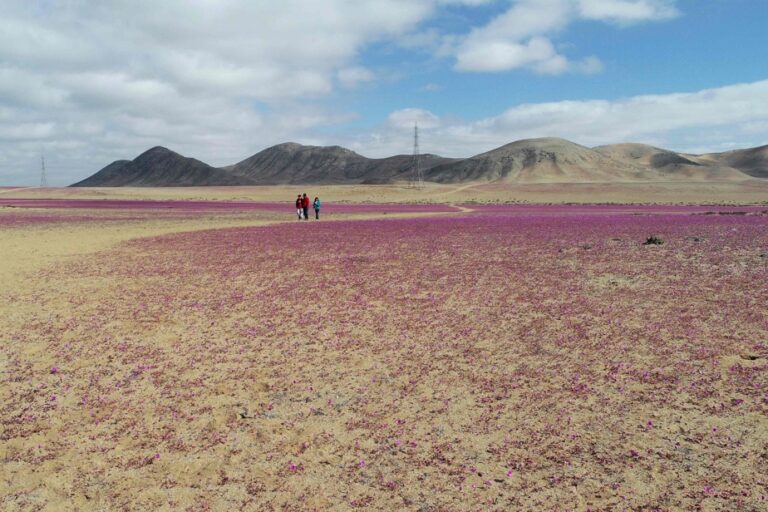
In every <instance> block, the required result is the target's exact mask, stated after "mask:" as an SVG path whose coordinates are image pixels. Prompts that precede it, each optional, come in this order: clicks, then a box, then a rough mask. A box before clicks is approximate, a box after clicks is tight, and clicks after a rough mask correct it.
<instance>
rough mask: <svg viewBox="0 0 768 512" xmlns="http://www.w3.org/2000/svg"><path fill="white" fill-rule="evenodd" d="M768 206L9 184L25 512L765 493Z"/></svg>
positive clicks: (10, 333)
mask: <svg viewBox="0 0 768 512" xmlns="http://www.w3.org/2000/svg"><path fill="white" fill-rule="evenodd" d="M304 191H306V192H307V193H308V194H310V196H314V195H319V196H320V197H321V198H322V199H323V200H324V201H325V205H324V207H323V210H322V213H321V220H320V221H315V220H314V219H311V220H310V221H297V220H296V217H295V214H294V210H293V206H292V199H293V198H294V197H295V195H296V193H297V192H304ZM767 201H768V186H766V185H764V184H762V182H756V181H749V182H740V181H735V182H727V183H717V184H712V183H709V182H706V181H702V182H700V183H698V184H692V183H686V184H685V185H681V184H675V183H659V184H658V185H654V184H647V183H646V184H643V185H642V186H641V185H640V184H625V183H611V184H578V185H576V184H574V185H567V184H504V185H500V184H486V185H477V184H469V185H466V184H465V185H448V184H445V185H437V184H429V185H427V186H426V187H425V188H422V189H416V188H407V187H399V186H395V185H390V186H378V187H374V186H344V187H340V186H336V187H331V186H326V187H289V186H275V187H220V188H185V189H176V188H165V189H150V188H145V189H135V188H121V189H107V188H104V189H25V190H21V189H18V190H14V189H3V190H0V369H1V370H2V386H0V410H1V413H0V421H2V429H1V434H0V460H1V461H2V462H1V464H2V471H0V474H1V475H2V476H0V508H2V509H3V510H9V511H33V510H46V511H47V510H78V511H79V510H189V511H204V510H217V511H218V510H222V511H225V510H296V511H303V510H349V509H364V510H413V511H438V510H439V511H442V510H446V511H453V510H455V511H461V510H498V511H502V510H531V511H534V510H535V511H538V510H564V511H565V510H577V511H588V510H591V511H613V510H628V511H629V510H664V511H666V510H706V511H723V512H725V511H735V510H739V511H754V512H757V511H764V510H766V509H767V508H768V477H766V475H768V444H766V439H768V309H767V308H766V307H765V305H766V304H768V286H767V285H766V283H768V203H767ZM513 202H516V203H518V204H513ZM546 203H561V204H546ZM562 203H569V204H562ZM589 203H601V204H589ZM622 203H658V204H622Z"/></svg>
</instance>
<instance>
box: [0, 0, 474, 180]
mask: <svg viewBox="0 0 768 512" xmlns="http://www.w3.org/2000/svg"><path fill="white" fill-rule="evenodd" d="M452 3H463V4H466V5H477V4H480V3H483V2H478V1H472V0H464V1H462V0H459V1H457V2H452ZM438 7H439V2H438V0H366V1H360V2H350V1H348V0H324V1H323V2H317V1H315V0H283V1H281V2H272V1H249V0H226V1H216V2H214V1H210V0H163V1H162V2H157V1H154V0H104V1H100V2H92V1H89V0H68V1H57V0H53V1H42V0H3V2H2V11H3V12H2V16H0V112H1V113H2V115H0V183H2V184H6V183H18V182H20V183H29V180H28V179H26V178H24V177H23V176H24V174H25V173H28V172H32V173H33V174H34V173H35V172H36V169H38V168H39V165H38V164H37V163H35V162H37V160H38V159H39V153H40V151H41V149H44V150H45V151H46V152H47V153H48V154H50V159H51V169H50V175H51V176H50V179H51V182H53V183H55V184H58V185H64V184H68V183H71V182H73V181H76V180H77V179H80V178H82V177H85V176H87V175H88V174H90V173H92V172H94V171H96V170H98V169H99V168H100V167H102V166H104V165H105V164H107V163H109V162H110V161H111V160H114V159H118V158H132V157H134V156H135V155H137V154H138V153H140V152H142V151H144V150H145V149H147V147H149V146H151V145H155V144H162V145H165V146H168V147H170V148H171V149H174V150H176V151H179V152H181V153H185V154H187V155H189V156H193V157H195V158H199V159H201V160H204V161H206V162H209V163H212V164H214V165H224V164H231V163H233V162H235V161H237V160H239V159H240V158H244V157H246V156H248V155H249V154H252V153H253V152H255V151H257V150H260V149H263V148H264V147H265V146H267V145H270V144H275V143H279V142H284V141H285V140H297V141H299V142H308V141H311V140H316V139H315V136H314V135H313V133H312V130H313V129H315V128H317V127H318V126H321V125H322V126H325V127H327V126H330V125H333V124H334V123H339V122H345V121H348V120H349V119H350V115H351V114H349V113H346V112H341V113H339V112H328V111H326V110H323V109H321V108H318V107H315V106H313V105H314V102H315V101H316V100H317V99H319V98H322V97H324V96H326V95H329V94H330V93H332V92H333V91H334V89H335V88H336V87H338V86H341V87H354V86H356V85H359V84H361V83H363V82H367V81H371V80H375V79H376V78H377V77H376V76H375V75H374V73H373V72H372V71H370V70H369V69H367V68H366V67H364V66H362V65H361V64H360V62H358V60H359V58H360V53H361V51H362V49H364V48H365V47H366V46H367V45H370V44H372V43H375V42H378V41H390V40H392V39H395V38H399V37H401V36H404V35H405V34H407V33H409V32H412V31H413V30H414V29H415V28H416V27H417V26H418V24H419V23H421V22H422V21H424V20H425V19H427V18H429V16H431V15H432V14H434V13H435V12H436V9H438ZM54 155H55V156H54ZM30 169H31V171H30Z"/></svg>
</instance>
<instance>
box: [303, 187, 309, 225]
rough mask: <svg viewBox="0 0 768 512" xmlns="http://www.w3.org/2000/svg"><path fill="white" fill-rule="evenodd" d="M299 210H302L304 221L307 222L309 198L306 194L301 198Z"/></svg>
mask: <svg viewBox="0 0 768 512" xmlns="http://www.w3.org/2000/svg"><path fill="white" fill-rule="evenodd" d="M301 208H302V209H303V210H304V220H309V197H308V196H307V193H306V192H304V195H303V196H302V198H301Z"/></svg>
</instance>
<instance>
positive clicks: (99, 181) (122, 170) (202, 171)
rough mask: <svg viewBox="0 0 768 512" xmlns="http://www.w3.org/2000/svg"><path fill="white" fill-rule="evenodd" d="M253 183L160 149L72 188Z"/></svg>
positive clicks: (106, 169) (121, 162) (119, 162)
mask: <svg viewBox="0 0 768 512" xmlns="http://www.w3.org/2000/svg"><path fill="white" fill-rule="evenodd" d="M253 184H255V183H254V182H253V181H252V180H250V179H249V178H247V177H245V176H238V175H236V174H234V173H232V172H227V171H225V170H222V169H217V168H215V167H211V166H210V165H208V164H206V163H203V162H201V161H200V160H195V159H194V158H187V157H184V156H181V155H179V154H178V153H174V152H173V151H171V150H169V149H166V148H164V147H161V146H157V147H154V148H152V149H150V150H148V151H145V152H144V153H142V154H141V155H139V156H138V157H136V159H134V160H117V161H115V162H112V163H111V164H109V165H108V166H106V167H104V168H103V169H102V170H100V171H99V172H97V173H96V174H94V175H92V176H90V177H88V178H86V179H84V180H82V181H79V182H77V183H75V184H73V185H70V186H72V187H191V186H226V185H253Z"/></svg>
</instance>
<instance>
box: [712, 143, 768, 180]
mask: <svg viewBox="0 0 768 512" xmlns="http://www.w3.org/2000/svg"><path fill="white" fill-rule="evenodd" d="M702 158H705V159H708V160H711V161H715V162H718V163H721V164H724V165H727V166H729V167H733V168H734V169H738V170H740V171H741V172H743V173H745V174H748V175H750V176H754V177H755V178H768V145H765V146H760V147H757V148H749V149H738V150H735V151H727V152H725V153H710V154H708V155H702Z"/></svg>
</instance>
